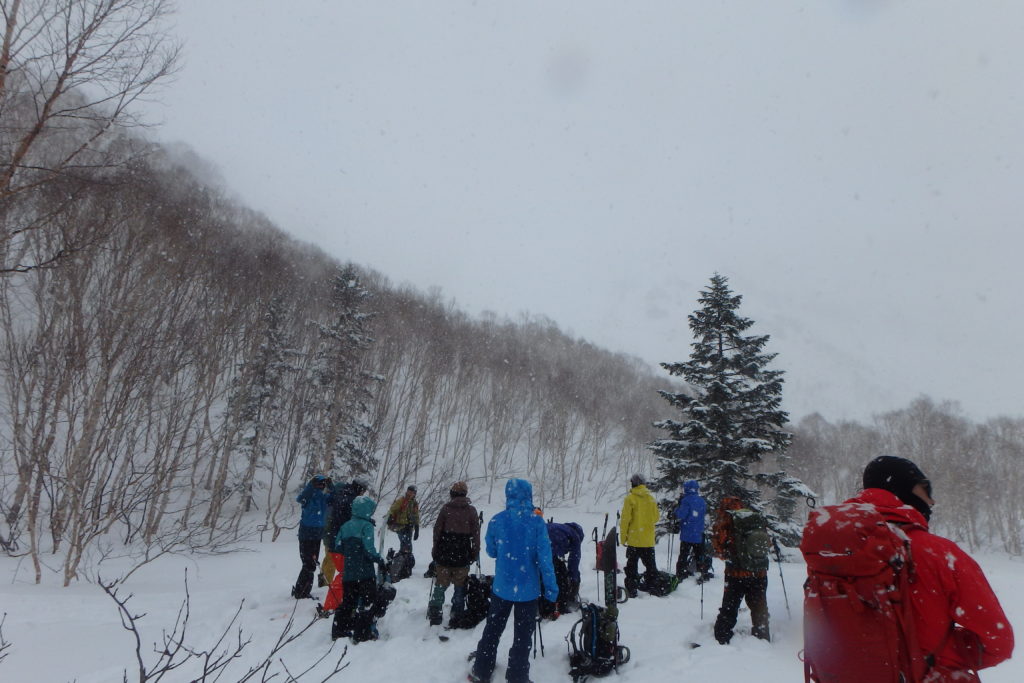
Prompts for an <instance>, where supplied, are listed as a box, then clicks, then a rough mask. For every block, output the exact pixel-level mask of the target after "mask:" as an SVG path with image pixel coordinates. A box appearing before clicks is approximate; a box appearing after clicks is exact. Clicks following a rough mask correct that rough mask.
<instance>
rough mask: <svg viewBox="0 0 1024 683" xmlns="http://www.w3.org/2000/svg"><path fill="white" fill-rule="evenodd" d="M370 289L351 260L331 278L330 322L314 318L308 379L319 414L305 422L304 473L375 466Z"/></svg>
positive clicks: (364, 469) (356, 470)
mask: <svg viewBox="0 0 1024 683" xmlns="http://www.w3.org/2000/svg"><path fill="white" fill-rule="evenodd" d="M369 297H370V293H369V292H368V291H367V289H366V288H365V287H364V286H363V285H362V283H361V281H360V279H359V274H358V273H357V272H356V270H355V269H354V268H353V267H352V266H346V267H345V268H343V269H342V270H341V271H340V272H339V273H338V274H337V275H336V276H335V277H334V278H332V279H331V308H332V313H333V320H332V322H331V323H330V324H326V325H325V324H323V323H316V326H317V330H318V333H319V343H318V344H317V350H316V357H315V359H314V363H313V367H312V371H311V377H310V381H311V382H312V384H313V386H314V388H315V391H314V392H313V393H314V399H313V406H311V407H312V408H313V409H314V411H315V414H316V415H317V419H314V420H311V421H309V422H308V424H309V425H310V433H309V456H310V457H309V460H308V463H307V469H308V470H309V471H308V472H307V474H312V473H313V471H322V472H333V473H335V474H336V475H338V476H349V475H356V474H368V473H370V472H372V471H373V469H374V468H375V467H376V461H375V459H374V458H373V456H372V454H371V453H370V452H369V449H368V445H369V436H370V424H369V422H368V415H369V411H370V408H369V405H370V401H371V400H372V399H373V386H374V385H375V384H377V383H378V382H380V381H381V379H382V378H381V377H380V376H379V375H376V374H373V373H371V372H369V371H367V370H366V368H364V364H365V363H364V361H365V358H366V352H367V350H368V349H369V348H370V346H371V345H372V344H373V341H374V340H373V338H372V337H371V336H370V334H369V332H368V326H369V321H370V319H371V318H372V317H373V313H371V312H370V311H368V310H366V304H367V300H368V299H369Z"/></svg>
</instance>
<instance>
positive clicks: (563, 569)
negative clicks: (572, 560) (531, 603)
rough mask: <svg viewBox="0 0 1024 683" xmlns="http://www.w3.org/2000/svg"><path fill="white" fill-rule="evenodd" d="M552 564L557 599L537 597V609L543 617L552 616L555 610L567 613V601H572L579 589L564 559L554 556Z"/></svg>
mask: <svg viewBox="0 0 1024 683" xmlns="http://www.w3.org/2000/svg"><path fill="white" fill-rule="evenodd" d="M552 564H554V566H555V582H556V583H557V584H558V601H557V602H550V601H549V600H548V599H547V598H545V597H544V596H541V597H540V598H538V599H537V611H538V612H539V613H540V616H542V617H544V618H545V619H547V618H549V617H552V616H554V614H555V612H558V613H559V614H567V613H568V612H569V603H570V602H573V600H574V599H575V597H576V593H577V592H578V591H579V586H578V585H576V582H575V581H573V580H572V578H570V577H569V567H568V566H567V565H566V564H565V560H563V559H562V558H560V557H554V558H552Z"/></svg>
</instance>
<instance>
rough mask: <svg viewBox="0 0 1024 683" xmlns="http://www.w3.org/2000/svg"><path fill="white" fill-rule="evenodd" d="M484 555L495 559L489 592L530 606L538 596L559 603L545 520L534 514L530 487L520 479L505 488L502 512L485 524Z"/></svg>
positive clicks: (531, 488) (511, 480) (513, 480)
mask: <svg viewBox="0 0 1024 683" xmlns="http://www.w3.org/2000/svg"><path fill="white" fill-rule="evenodd" d="M485 541H486V546H487V554H488V555H490V556H491V557H493V558H495V560H496V562H495V569H494V585H493V586H492V587H491V590H492V591H493V592H494V594H495V595H497V596H498V597H499V598H502V599H504V600H508V601H510V602H529V601H530V600H536V599H537V598H538V597H539V596H540V592H541V584H542V583H543V587H544V597H545V598H547V599H548V600H550V601H551V602H554V601H556V600H557V599H558V584H557V583H556V582H555V567H554V564H553V563H552V561H551V541H549V540H548V529H547V525H546V524H545V523H544V520H543V519H541V518H540V517H538V516H537V515H535V514H533V487H532V486H530V482H528V481H525V480H523V479H510V480H509V482H508V483H507V484H505V509H504V510H503V511H502V512H499V513H498V514H496V515H495V516H494V517H492V518H491V521H490V522H489V523H488V524H487V535H486V537H485Z"/></svg>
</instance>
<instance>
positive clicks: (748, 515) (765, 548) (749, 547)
mask: <svg viewBox="0 0 1024 683" xmlns="http://www.w3.org/2000/svg"><path fill="white" fill-rule="evenodd" d="M729 514H730V515H732V528H733V542H732V554H731V556H730V557H729V564H731V565H732V567H733V569H739V570H741V571H745V572H764V571H767V570H768V554H769V553H770V552H771V547H772V541H771V537H770V536H769V535H768V522H767V521H766V520H765V518H764V515H762V514H761V513H760V512H755V511H754V510H750V509H748V508H743V509H740V510H730V511H729Z"/></svg>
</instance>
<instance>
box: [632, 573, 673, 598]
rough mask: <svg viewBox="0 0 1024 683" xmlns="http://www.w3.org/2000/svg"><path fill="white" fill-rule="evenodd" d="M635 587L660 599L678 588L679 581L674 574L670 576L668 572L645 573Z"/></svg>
mask: <svg viewBox="0 0 1024 683" xmlns="http://www.w3.org/2000/svg"><path fill="white" fill-rule="evenodd" d="M637 587H638V588H639V589H640V590H642V591H647V592H648V593H650V594H651V595H654V596H656V597H659V598H660V597H663V596H666V595H668V594H669V593H671V592H672V591H674V590H675V589H676V588H678V587H679V579H678V578H677V577H676V575H675V574H670V573H669V572H661V571H659V572H646V573H644V574H643V575H642V576H641V577H640V583H639V585H638V586H637Z"/></svg>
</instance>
